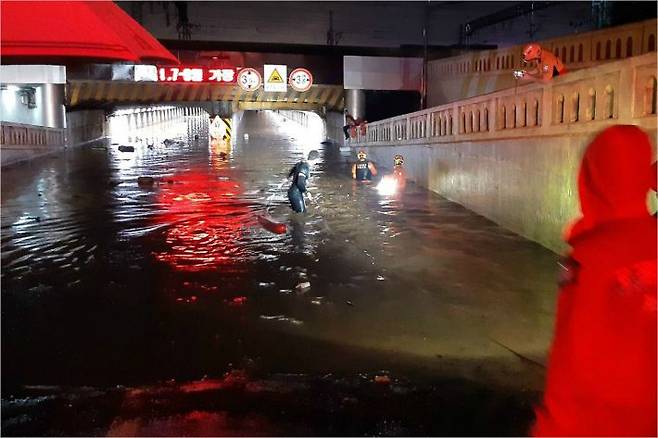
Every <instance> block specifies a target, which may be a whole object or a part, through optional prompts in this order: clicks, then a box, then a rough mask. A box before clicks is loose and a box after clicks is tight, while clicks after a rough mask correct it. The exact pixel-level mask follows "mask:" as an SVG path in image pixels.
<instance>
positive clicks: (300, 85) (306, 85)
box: [288, 68, 313, 92]
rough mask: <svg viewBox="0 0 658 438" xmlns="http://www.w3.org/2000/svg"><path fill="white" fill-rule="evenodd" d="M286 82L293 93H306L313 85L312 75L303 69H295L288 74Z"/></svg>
mask: <svg viewBox="0 0 658 438" xmlns="http://www.w3.org/2000/svg"><path fill="white" fill-rule="evenodd" d="M288 82H289V83H290V86H291V87H292V89H293V90H295V91H299V92H304V91H308V90H310V89H311V85H313V75H312V74H311V72H310V71H308V70H306V69H305V68H296V69H294V70H293V71H292V72H291V73H290V76H289V78H288Z"/></svg>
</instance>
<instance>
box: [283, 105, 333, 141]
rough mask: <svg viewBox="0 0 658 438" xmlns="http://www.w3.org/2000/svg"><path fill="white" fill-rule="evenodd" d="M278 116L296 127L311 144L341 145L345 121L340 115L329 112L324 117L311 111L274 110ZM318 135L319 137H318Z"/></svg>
mask: <svg viewBox="0 0 658 438" xmlns="http://www.w3.org/2000/svg"><path fill="white" fill-rule="evenodd" d="M275 112H276V113H277V114H278V115H279V116H281V117H283V118H285V119H287V120H288V121H290V122H292V123H294V124H296V125H298V126H299V127H300V128H301V129H302V132H304V134H303V135H304V138H305V139H307V140H308V141H309V142H311V143H312V144H315V143H320V142H329V143H331V144H334V145H343V144H344V142H345V140H344V138H345V136H344V135H343V125H344V123H345V121H344V120H345V119H344V117H343V114H342V113H339V112H336V111H329V112H327V114H326V115H325V116H324V117H321V116H320V115H318V114H316V113H314V112H311V111H294V110H281V111H279V110H276V111H275ZM318 134H319V135H318Z"/></svg>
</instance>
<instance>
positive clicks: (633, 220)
mask: <svg viewBox="0 0 658 438" xmlns="http://www.w3.org/2000/svg"><path fill="white" fill-rule="evenodd" d="M652 161H653V160H652V151H651V146H650V144H649V138H648V137H647V135H646V134H644V133H643V132H642V130H640V129H639V128H637V127H636V126H631V125H617V126H613V127H610V128H608V129H606V130H604V131H603V132H602V133H600V134H599V135H598V136H597V137H596V138H595V139H594V141H593V142H592V143H591V144H590V145H589V147H588V148H587V151H586V152H585V155H584V157H583V161H582V164H581V167H580V173H579V176H578V190H579V196H580V204H581V210H582V217H581V218H580V219H579V220H578V221H577V222H576V223H575V224H574V226H573V227H572V228H571V229H570V230H569V231H568V233H567V236H566V237H567V242H568V243H569V245H571V248H572V249H571V253H570V257H569V259H568V262H566V263H564V264H563V266H562V267H563V269H564V270H563V273H564V275H563V276H562V279H561V287H560V295H559V299H558V308H557V321H556V329H555V337H554V339H553V345H552V348H551V355H550V359H549V363H548V373H547V380H546V388H545V392H544V400H543V404H542V406H540V407H538V408H537V409H536V417H537V419H536V423H535V425H534V427H533V429H532V434H533V435H535V436H656V432H657V431H656V218H655V217H654V216H652V215H650V214H649V211H648V209H647V193H648V192H649V189H650V186H651V183H650V181H651V170H650V166H651V162H652Z"/></svg>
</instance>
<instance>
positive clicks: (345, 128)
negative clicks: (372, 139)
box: [343, 110, 357, 140]
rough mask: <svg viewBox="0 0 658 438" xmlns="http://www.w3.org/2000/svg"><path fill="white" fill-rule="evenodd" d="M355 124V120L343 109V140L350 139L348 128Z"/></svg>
mask: <svg viewBox="0 0 658 438" xmlns="http://www.w3.org/2000/svg"><path fill="white" fill-rule="evenodd" d="M355 126H357V124H356V120H355V119H354V117H352V116H351V115H350V114H348V113H347V110H345V126H343V134H345V140H349V139H350V129H352V128H353V127H355Z"/></svg>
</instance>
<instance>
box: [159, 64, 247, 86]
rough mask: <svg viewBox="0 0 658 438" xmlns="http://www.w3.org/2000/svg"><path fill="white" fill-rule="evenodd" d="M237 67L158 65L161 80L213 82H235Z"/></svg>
mask: <svg viewBox="0 0 658 438" xmlns="http://www.w3.org/2000/svg"><path fill="white" fill-rule="evenodd" d="M236 77H237V69H235V68H234V67H218V68H214V67H158V81H159V82H211V83H219V84H233V83H235V81H236Z"/></svg>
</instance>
